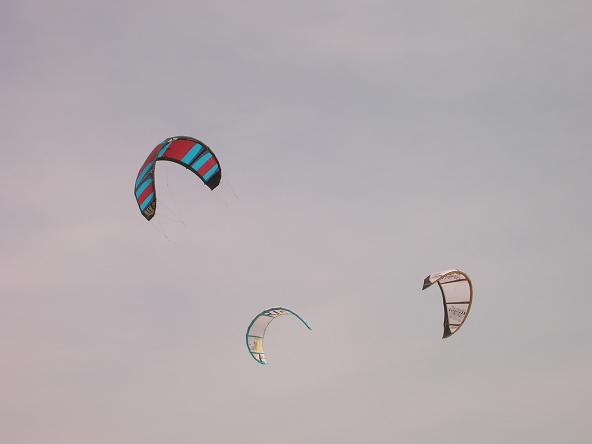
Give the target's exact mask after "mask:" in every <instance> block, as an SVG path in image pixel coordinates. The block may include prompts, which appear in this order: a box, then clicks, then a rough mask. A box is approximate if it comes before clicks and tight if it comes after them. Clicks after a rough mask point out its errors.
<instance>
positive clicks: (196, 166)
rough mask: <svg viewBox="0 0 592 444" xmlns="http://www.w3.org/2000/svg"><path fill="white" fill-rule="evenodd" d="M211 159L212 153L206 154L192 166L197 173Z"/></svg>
mask: <svg viewBox="0 0 592 444" xmlns="http://www.w3.org/2000/svg"><path fill="white" fill-rule="evenodd" d="M211 158H212V153H205V154H204V155H203V156H201V157H200V158H199V159H197V161H196V162H195V163H194V164H193V165H191V167H192V168H193V169H194V170H195V171H197V170H199V169H200V168H201V167H202V166H203V165H204V163H206V162H207V161H208V160H210V159H211Z"/></svg>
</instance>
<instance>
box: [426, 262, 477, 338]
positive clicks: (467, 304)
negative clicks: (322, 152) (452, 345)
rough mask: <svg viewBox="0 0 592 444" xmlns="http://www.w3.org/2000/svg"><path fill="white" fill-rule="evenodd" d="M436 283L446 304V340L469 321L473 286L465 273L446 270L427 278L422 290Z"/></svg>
mask: <svg viewBox="0 0 592 444" xmlns="http://www.w3.org/2000/svg"><path fill="white" fill-rule="evenodd" d="M435 283H438V286H439V287H440V291H441V292H442V302H443V303H444V336H442V339H444V338H447V337H449V336H452V335H453V334H454V333H456V332H457V331H458V330H459V329H460V328H461V327H462V325H463V324H464V323H465V321H466V320H467V317H468V316H469V312H470V311H471V304H472V303H473V284H472V283H471V279H470V278H469V276H468V275H467V274H466V273H465V272H464V271H460V270H446V271H441V272H440V273H434V274H430V275H429V276H428V277H427V278H425V280H424V281H423V288H422V290H425V289H426V288H428V287H431V286H432V285H434V284H435Z"/></svg>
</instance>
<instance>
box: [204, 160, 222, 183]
mask: <svg viewBox="0 0 592 444" xmlns="http://www.w3.org/2000/svg"><path fill="white" fill-rule="evenodd" d="M219 169H220V167H219V166H218V164H216V165H214V166H213V167H212V168H210V171H208V172H207V173H206V174H204V175H203V180H205V181H206V182H207V181H208V180H210V177H212V176H213V175H214V174H215V173H216V172H217V171H218V170H219Z"/></svg>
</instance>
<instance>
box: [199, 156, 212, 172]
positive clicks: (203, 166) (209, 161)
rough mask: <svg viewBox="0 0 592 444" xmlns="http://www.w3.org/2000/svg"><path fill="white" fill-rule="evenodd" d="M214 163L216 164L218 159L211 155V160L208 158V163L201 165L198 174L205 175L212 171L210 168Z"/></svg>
mask: <svg viewBox="0 0 592 444" xmlns="http://www.w3.org/2000/svg"><path fill="white" fill-rule="evenodd" d="M214 165H216V159H214V158H213V157H211V158H210V160H208V161H207V162H206V163H204V164H203V165H202V166H201V168H200V169H199V170H197V174H199V175H200V176H203V175H204V174H206V173H207V172H208V171H210V168H212V167H213V166H214Z"/></svg>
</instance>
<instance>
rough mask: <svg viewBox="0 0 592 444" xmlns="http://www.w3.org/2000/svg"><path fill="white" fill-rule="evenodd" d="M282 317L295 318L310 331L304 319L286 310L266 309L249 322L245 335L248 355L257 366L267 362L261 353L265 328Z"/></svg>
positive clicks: (262, 352) (263, 353) (278, 308)
mask: <svg viewBox="0 0 592 444" xmlns="http://www.w3.org/2000/svg"><path fill="white" fill-rule="evenodd" d="M284 315H293V316H296V317H297V318H298V319H300V321H301V322H302V323H303V324H304V325H305V326H306V328H308V329H309V330H312V329H311V328H310V325H308V323H307V322H306V321H305V320H304V319H302V318H301V317H300V316H298V315H297V314H296V313H294V312H293V311H292V310H289V309H287V308H282V307H276V308H268V309H267V310H264V311H262V312H261V313H259V314H258V315H257V316H255V319H253V320H252V321H251V323H250V324H249V328H247V335H246V340H247V348H248V349H249V353H251V356H252V357H253V359H255V361H257V362H258V363H259V364H263V365H265V364H267V361H266V360H265V352H264V351H263V338H264V337H265V332H266V331H267V327H268V326H269V324H271V321H273V320H274V319H275V318H277V317H279V316H284Z"/></svg>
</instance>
